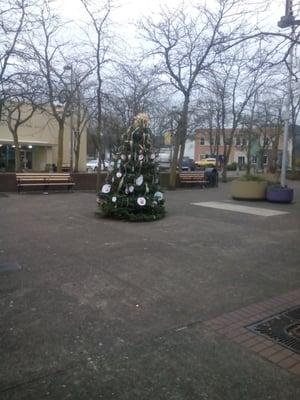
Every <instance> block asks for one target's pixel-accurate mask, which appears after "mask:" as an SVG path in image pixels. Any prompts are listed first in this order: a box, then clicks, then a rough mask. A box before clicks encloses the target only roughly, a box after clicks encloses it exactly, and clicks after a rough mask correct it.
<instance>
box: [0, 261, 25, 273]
mask: <svg viewBox="0 0 300 400" xmlns="http://www.w3.org/2000/svg"><path fill="white" fill-rule="evenodd" d="M21 268H22V267H21V265H20V264H18V263H17V262H9V261H7V262H2V263H0V272H5V271H19V270H20V269H21Z"/></svg>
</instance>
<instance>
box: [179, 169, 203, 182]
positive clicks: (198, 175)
mask: <svg viewBox="0 0 300 400" xmlns="http://www.w3.org/2000/svg"><path fill="white" fill-rule="evenodd" d="M204 177H205V173H204V171H191V172H190V171H183V172H180V173H179V178H180V179H181V180H183V179H195V180H196V179H204Z"/></svg>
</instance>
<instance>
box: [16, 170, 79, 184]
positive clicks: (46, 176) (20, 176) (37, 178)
mask: <svg viewBox="0 0 300 400" xmlns="http://www.w3.org/2000/svg"><path fill="white" fill-rule="evenodd" d="M16 179H17V181H18V182H19V183H20V182H69V181H72V178H71V175H70V174H68V173H38V172H32V173H27V172H22V173H17V174H16Z"/></svg>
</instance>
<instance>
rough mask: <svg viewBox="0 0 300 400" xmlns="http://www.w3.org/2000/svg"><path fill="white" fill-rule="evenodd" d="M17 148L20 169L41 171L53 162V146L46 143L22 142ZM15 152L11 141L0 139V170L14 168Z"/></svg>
mask: <svg viewBox="0 0 300 400" xmlns="http://www.w3.org/2000/svg"><path fill="white" fill-rule="evenodd" d="M6 142H7V141H6ZM19 149H20V159H21V167H20V168H21V170H22V171H33V172H42V171H45V170H47V168H49V165H52V164H53V156H54V155H53V146H50V145H49V144H48V143H41V142H38V143H37V142H34V143H29V144H27V143H26V144H24V143H22V144H20V146H19ZM15 153H16V152H15V146H14V145H13V144H12V143H9V144H8V143H5V141H4V140H0V172H13V171H14V170H15Z"/></svg>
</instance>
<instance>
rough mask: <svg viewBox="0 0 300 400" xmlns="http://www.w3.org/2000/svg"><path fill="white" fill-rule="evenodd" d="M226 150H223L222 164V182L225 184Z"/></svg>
mask: <svg viewBox="0 0 300 400" xmlns="http://www.w3.org/2000/svg"><path fill="white" fill-rule="evenodd" d="M225 150H226V149H225V148H224V162H223V170H222V182H227V164H228V158H227V155H226V151H225Z"/></svg>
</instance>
